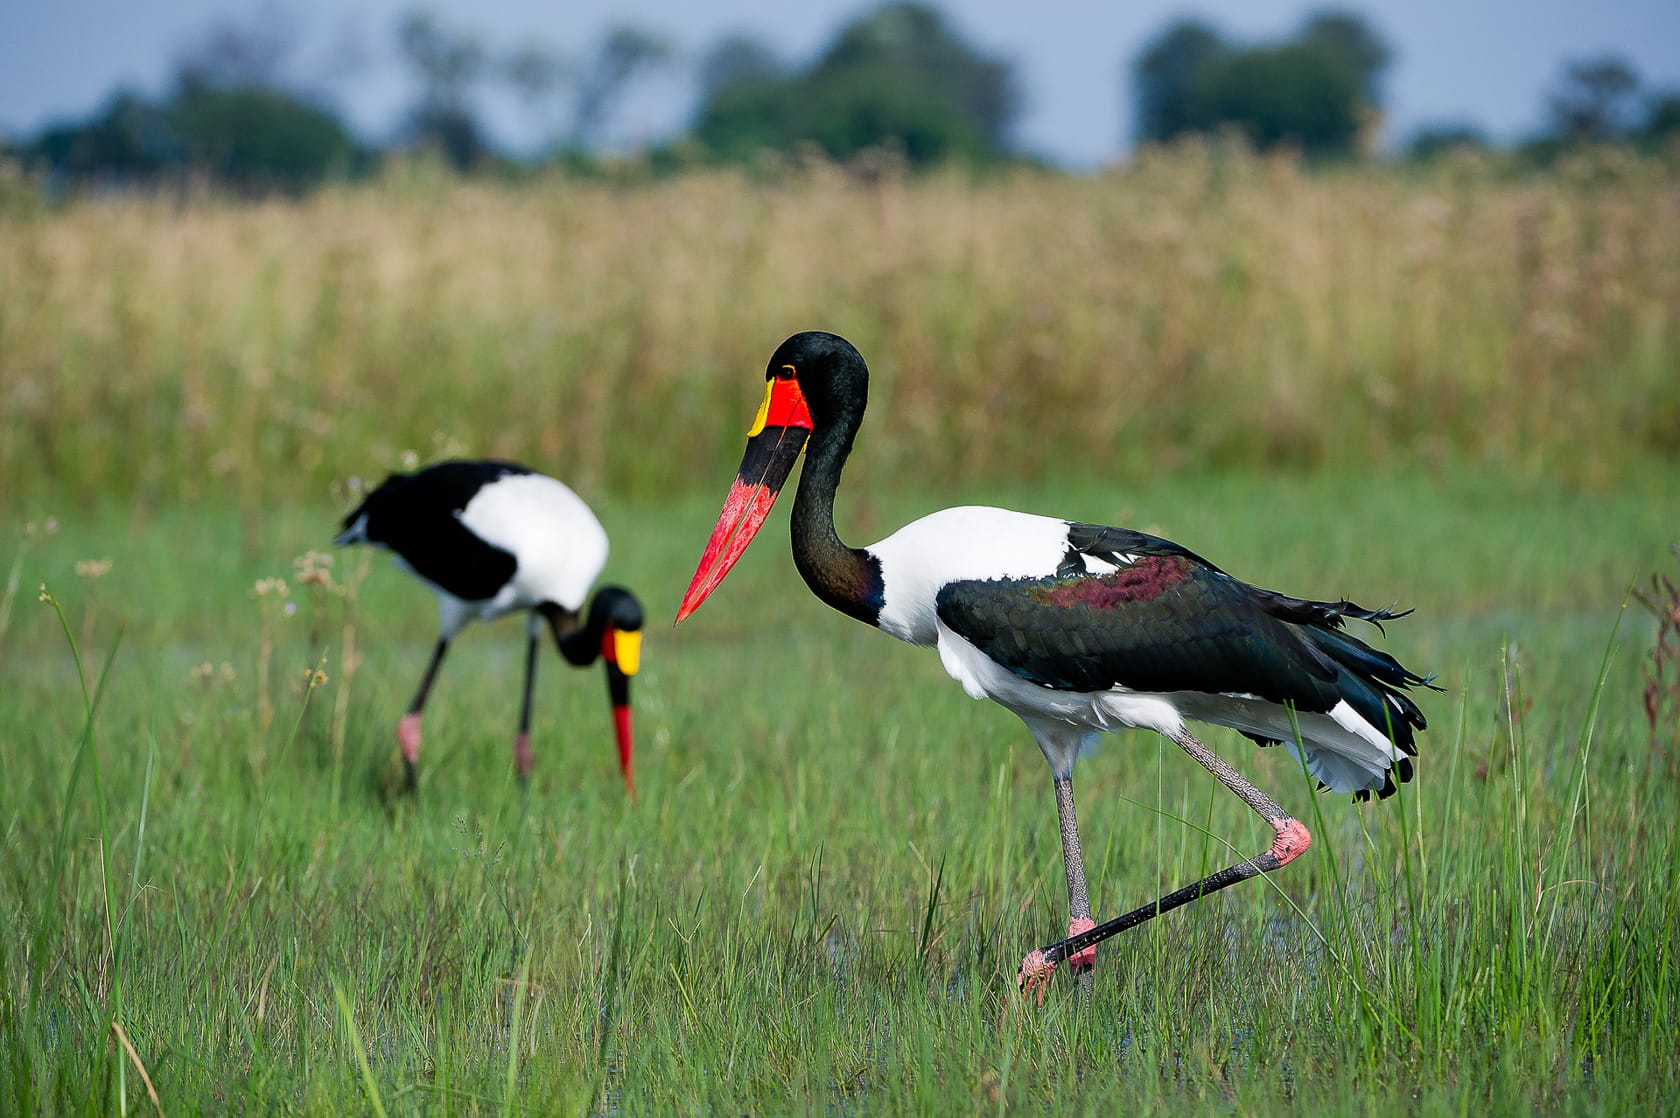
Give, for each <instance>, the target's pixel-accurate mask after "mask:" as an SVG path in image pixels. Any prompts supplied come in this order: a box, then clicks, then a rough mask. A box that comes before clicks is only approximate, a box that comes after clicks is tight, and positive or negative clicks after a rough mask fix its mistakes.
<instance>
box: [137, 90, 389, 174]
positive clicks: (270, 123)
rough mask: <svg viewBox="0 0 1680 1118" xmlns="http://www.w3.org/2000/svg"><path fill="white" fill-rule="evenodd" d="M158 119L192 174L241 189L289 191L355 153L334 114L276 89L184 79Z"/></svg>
mask: <svg viewBox="0 0 1680 1118" xmlns="http://www.w3.org/2000/svg"><path fill="white" fill-rule="evenodd" d="M164 118H165V120H166V121H167V123H168V126H169V128H170V130H171V131H172V132H173V133H174V135H175V136H176V137H178V138H179V141H180V143H181V145H182V146H183V147H184V148H185V152H186V162H187V163H188V164H189V165H190V166H191V167H192V168H193V169H194V170H196V171H201V172H207V173H209V174H210V175H211V176H212V177H214V178H215V179H217V180H219V181H221V182H222V183H225V184H227V185H230V186H234V187H237V188H240V189H244V190H256V191H261V190H267V189H274V188H278V189H281V190H287V191H293V192H296V191H299V190H302V189H305V188H306V187H310V186H313V185H315V184H316V183H318V182H320V181H321V180H322V179H324V178H326V177H327V176H328V175H329V174H331V173H333V172H334V171H335V170H337V171H345V170H348V169H349V168H350V167H351V166H352V164H353V162H354V160H355V156H356V145H355V143H354V141H353V140H352V139H351V138H350V134H349V132H348V131H346V130H345V127H344V125H343V123H342V122H340V121H339V119H338V117H336V116H334V115H333V114H332V113H330V112H328V111H327V110H326V109H323V108H320V107H318V106H316V105H312V104H309V103H308V102H306V101H304V100H302V99H300V98H298V97H295V96H293V95H291V94H289V93H286V92H284V91H282V90H278V89H266V88H263V87H261V86H256V85H243V86H230V87H226V88H224V87H219V86H215V85H211V84H210V83H208V82H205V81H203V80H200V79H198V78H196V77H194V76H192V75H187V76H183V77H182V78H181V80H180V82H179V84H178V86H177V88H176V90H175V93H174V95H173V96H172V97H171V98H170V100H169V103H168V104H167V105H166V106H165V108H164Z"/></svg>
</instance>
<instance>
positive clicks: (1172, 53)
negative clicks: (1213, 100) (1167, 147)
mask: <svg viewBox="0 0 1680 1118" xmlns="http://www.w3.org/2000/svg"><path fill="white" fill-rule="evenodd" d="M1230 49H1231V48H1230V47H1229V46H1227V45H1226V43H1225V41H1224V40H1223V39H1221V38H1220V37H1219V34H1218V33H1217V32H1215V31H1214V30H1213V28H1211V27H1210V26H1208V25H1207V24H1205V23H1203V22H1201V21H1200V20H1194V19H1182V20H1179V21H1178V22H1177V23H1174V24H1173V25H1171V26H1170V27H1168V28H1167V29H1166V30H1165V31H1163V32H1162V33H1161V34H1160V36H1158V37H1157V38H1156V39H1155V41H1154V42H1152V43H1150V44H1149V45H1148V46H1147V47H1145V48H1144V51H1143V53H1142V54H1141V55H1139V56H1138V59H1137V62H1136V63H1134V65H1133V79H1132V80H1133V84H1134V88H1135V89H1136V92H1137V134H1138V138H1139V139H1140V140H1155V141H1166V140H1170V139H1172V138H1173V137H1174V136H1178V135H1181V134H1183V133H1185V132H1193V131H1197V130H1199V129H1201V128H1204V127H1206V121H1205V120H1203V119H1201V117H1200V116H1199V115H1198V114H1197V112H1196V110H1195V108H1194V105H1193V102H1194V100H1195V98H1196V86H1197V83H1198V82H1199V81H1200V80H1201V77H1202V73H1203V72H1204V71H1205V70H1206V68H1207V66H1208V64H1209V63H1211V62H1212V61H1213V60H1214V59H1216V58H1220V57H1223V56H1224V55H1226V54H1228V53H1229V52H1230Z"/></svg>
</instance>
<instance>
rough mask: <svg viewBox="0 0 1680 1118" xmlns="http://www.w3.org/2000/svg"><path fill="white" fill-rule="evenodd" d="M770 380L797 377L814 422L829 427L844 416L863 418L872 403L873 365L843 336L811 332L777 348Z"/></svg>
mask: <svg viewBox="0 0 1680 1118" xmlns="http://www.w3.org/2000/svg"><path fill="white" fill-rule="evenodd" d="M764 375H765V377H766V379H769V380H772V381H774V380H776V379H786V378H788V377H790V376H791V377H793V378H795V379H796V380H798V382H799V387H800V389H801V390H802V391H803V393H804V396H805V403H806V404H807V405H808V406H809V408H810V409H811V419H812V420H813V421H814V422H815V423H816V425H817V426H819V427H824V428H826V427H828V426H830V425H832V424H835V423H837V422H839V421H840V420H841V417H842V416H845V415H851V416H861V415H862V413H863V409H864V406H865V405H866V404H867V403H868V402H869V366H868V365H866V364H864V360H863V354H861V353H859V352H858V351H857V347H856V346H854V345H852V343H851V342H848V341H847V340H846V339H845V338H842V337H841V336H840V335H839V334H830V333H827V332H825V331H822V330H807V331H805V332H804V333H803V334H795V335H794V336H793V337H791V338H789V339H788V340H787V341H785V342H783V343H782V344H781V345H779V346H777V347H776V352H775V353H773V354H771V355H770V361H769V363H768V364H767V365H766V366H765V369H764Z"/></svg>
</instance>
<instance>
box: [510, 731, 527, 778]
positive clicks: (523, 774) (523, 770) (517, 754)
mask: <svg viewBox="0 0 1680 1118" xmlns="http://www.w3.org/2000/svg"><path fill="white" fill-rule="evenodd" d="M513 768H514V771H515V772H517V773H518V774H519V783H521V784H527V783H529V782H530V780H531V735H530V733H529V732H528V731H525V730H521V731H519V736H518V737H516V738H514V739H513Z"/></svg>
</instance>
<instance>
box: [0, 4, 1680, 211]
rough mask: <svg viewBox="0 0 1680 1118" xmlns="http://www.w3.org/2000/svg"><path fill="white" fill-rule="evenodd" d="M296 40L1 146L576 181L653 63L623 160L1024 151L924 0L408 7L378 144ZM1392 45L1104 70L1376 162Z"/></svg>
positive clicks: (1180, 105) (1608, 113)
mask: <svg viewBox="0 0 1680 1118" xmlns="http://www.w3.org/2000/svg"><path fill="white" fill-rule="evenodd" d="M298 38H299V36H298V35H297V34H296V33H295V31H294V30H293V29H291V28H289V27H287V26H286V25H284V23H283V21H280V17H278V16H277V15H276V9H272V8H265V9H260V10H259V14H258V15H256V16H254V17H252V19H251V21H250V22H247V23H245V24H239V23H227V22H223V23H219V24H216V25H213V26H212V27H211V28H210V29H209V30H208V31H207V32H206V33H205V34H204V35H203V36H202V37H201V38H200V39H199V40H198V41H197V42H194V43H190V44H188V45H187V46H186V47H185V48H184V49H183V51H182V52H181V54H180V56H179V58H178V60H177V63H176V66H175V76H174V78H173V79H172V81H171V82H170V84H169V87H168V89H167V90H166V91H165V92H164V93H163V94H162V95H161V96H156V97H148V96H144V95H141V94H138V93H135V92H132V91H121V92H117V93H115V94H113V95H112V96H111V97H110V99H109V100H108V101H107V102H106V103H105V105H104V106H103V107H102V108H100V109H99V110H98V111H96V112H94V113H93V114H92V115H90V116H89V117H87V118H85V119H82V120H75V121H70V122H66V123H62V124H58V125H54V126H52V127H48V128H46V129H44V130H42V131H41V132H40V133H38V134H36V135H34V136H29V137H24V138H21V139H19V140H17V141H16V142H15V143H14V144H13V145H12V146H11V148H10V154H11V156H12V157H13V158H15V159H16V160H18V161H19V162H21V163H22V164H23V165H24V166H25V168H26V169H29V170H31V171H33V172H36V173H38V174H41V175H44V176H46V177H47V178H48V180H49V181H50V182H53V183H55V184H62V185H66V186H72V187H73V186H79V185H89V184H92V185H115V186H126V185H131V184H145V183H151V182H157V181H160V180H164V179H169V178H186V177H198V178H205V179H208V180H210V181H213V182H215V183H218V184H220V185H222V186H224V187H227V188H232V189H235V190H243V191H252V192H264V191H269V190H283V191H292V192H297V191H302V190H305V189H307V188H309V187H311V186H313V185H315V184H318V183H320V182H322V181H324V180H326V179H329V178H349V177H355V176H359V175H363V174H367V173H370V172H371V171H373V170H375V169H376V168H377V167H378V166H379V164H380V163H381V161H382V160H384V159H385V158H387V157H388V156H390V155H392V154H395V153H407V152H413V151H431V152H435V153H436V155H437V156H438V157H440V158H442V159H444V160H446V161H447V162H448V163H449V164H451V165H453V166H454V167H455V168H457V169H459V170H461V171H463V172H495V171H504V172H517V171H518V170H520V169H521V168H525V167H530V166H533V165H535V166H541V165H547V164H552V163H556V162H559V163H565V164H567V165H570V166H571V167H573V168H574V169H576V170H579V171H584V172H588V171H593V170H599V169H602V168H603V167H606V166H613V167H622V166H624V165H625V161H624V160H623V158H622V153H618V154H609V153H611V152H612V149H613V145H612V144H611V143H610V142H609V138H610V129H611V125H612V122H613V120H614V118H615V116H616V115H617V114H618V112H619V111H620V109H621V107H622V106H623V104H624V102H625V100H626V98H627V96H628V95H630V94H631V93H632V92H633V91H634V90H635V89H636V88H637V86H638V85H639V84H641V83H645V82H647V81H649V80H650V79H652V78H654V77H655V76H659V75H661V74H663V75H665V76H667V77H669V76H672V75H673V74H676V73H678V72H682V73H683V74H685V75H686V76H687V77H689V78H691V79H692V81H693V83H694V85H695V87H696V89H697V98H696V105H695V109H694V111H693V114H692V116H691V118H690V120H689V123H688V128H687V130H686V133H685V134H684V135H682V136H680V137H678V138H676V139H668V140H664V141H661V142H659V143H656V144H645V145H639V146H638V149H637V150H636V151H635V152H634V154H635V156H636V158H635V160H634V161H633V166H634V167H636V168H639V169H644V170H648V171H652V172H655V173H657V172H659V171H662V170H669V169H673V168H677V167H681V166H689V165H695V164H717V163H740V162H755V161H762V160H764V159H765V158H766V156H767V155H768V156H770V157H774V156H776V155H778V154H787V153H797V152H803V151H814V152H817V153H820V154H822V155H824V156H826V157H828V158H831V159H834V160H839V161H845V160H850V159H852V158H853V157H855V156H857V155H858V154H860V153H862V152H865V151H869V150H872V149H887V150H890V151H894V152H896V153H897V154H898V156H899V157H901V158H902V159H903V160H905V161H906V162H907V163H908V164H909V165H911V166H913V167H928V166H932V165H938V164H946V163H951V162H960V163H965V164H969V165H973V166H988V165H997V164H1006V163H1012V162H1017V161H1021V160H1028V159H1031V158H1032V155H1031V153H1030V152H1027V151H1025V150H1024V149H1023V148H1022V146H1021V144H1020V143H1019V140H1018V138H1017V137H1016V136H1015V133H1014V127H1015V124H1016V120H1017V117H1018V114H1019V109H1020V105H1021V96H1020V85H1019V80H1018V78H1017V76H1016V73H1015V67H1014V65H1013V63H1011V62H1010V61H1009V60H1008V59H1006V58H1001V57H997V56H993V55H990V54H987V53H986V52H984V51H982V50H980V49H978V48H976V47H975V46H974V45H973V44H972V43H970V42H969V41H968V39H967V38H966V37H965V36H964V35H963V34H962V32H961V30H960V29H959V28H957V27H956V26H955V25H954V24H953V23H952V22H951V21H950V20H949V19H948V18H947V17H946V16H945V15H944V14H943V13H941V12H940V11H939V10H938V9H937V8H936V7H933V6H931V5H929V4H925V3H920V2H917V0H894V2H890V3H887V4H885V5H883V6H881V7H878V8H875V9H873V10H870V11H868V12H866V13H864V14H863V15H861V16H859V17H858V18H856V19H854V20H852V21H851V22H849V23H847V24H845V25H844V26H842V27H841V28H839V30H838V31H837V32H836V33H835V35H834V37H833V38H832V39H831V40H830V42H829V43H828V45H827V46H826V47H825V48H824V49H823V50H821V51H820V52H818V54H817V55H816V56H815V57H814V58H811V59H809V60H807V61H805V62H803V63H795V62H791V61H789V60H786V59H784V58H782V57H780V56H779V55H778V54H777V53H776V52H775V51H774V50H773V49H771V48H770V47H769V46H767V45H766V44H765V43H764V42H762V41H761V40H759V39H757V38H755V37H752V36H750V35H734V36H730V37H727V38H725V39H724V40H722V41H720V42H718V43H715V44H713V45H712V46H711V47H710V48H709V49H707V50H705V51H703V52H700V53H698V54H694V55H690V54H688V53H685V52H684V51H682V50H679V49H678V47H677V46H676V45H675V44H674V43H673V42H672V41H671V40H670V39H669V38H668V37H666V36H664V35H662V34H660V33H658V32H657V31H655V30H652V29H648V28H645V27H639V26H635V25H628V24H625V25H620V26H617V27H614V28H612V29H611V30H609V31H608V32H607V33H606V34H605V35H603V36H602V38H601V39H600V40H599V41H598V42H596V43H594V44H593V45H591V46H590V47H589V48H588V49H587V50H585V51H583V52H582V53H580V54H576V55H571V54H567V53H566V52H563V51H561V50H559V49H557V48H555V47H553V46H552V45H550V44H546V43H542V42H535V41H527V42H524V43H520V44H517V45H515V46H513V47H511V48H507V49H492V48H491V47H490V46H488V45H487V44H486V42H485V40H484V39H483V37H482V36H481V35H480V34H478V33H477V32H476V31H474V30H472V29H470V28H463V27H454V26H450V25H448V24H446V23H444V22H443V21H442V20H440V19H439V18H438V17H437V16H436V15H434V14H431V13H429V12H425V11H414V12H411V13H409V14H408V15H406V16H404V17H403V18H402V19H400V20H399V21H398V24H397V26H396V27H395V28H394V30H393V45H394V46H395V48H396V50H397V54H398V56H399V57H400V58H401V59H402V61H403V64H404V66H405V68H406V70H407V72H408V74H409V76H410V81H411V84H412V87H413V90H414V94H413V98H412V101H411V104H410V106H409V108H408V109H407V110H406V111H405V113H404V115H403V118H402V121H401V123H400V124H399V125H398V126H397V127H396V128H395V129H394V130H393V131H392V132H391V133H390V134H389V135H388V137H387V138H386V139H385V140H384V141H383V142H379V143H372V142H369V141H367V140H365V139H361V138H358V137H357V136H356V135H355V134H354V133H353V131H352V129H351V128H350V127H349V126H348V125H347V124H346V123H345V121H344V119H343V117H342V116H341V115H340V114H339V113H338V111H336V109H335V108H334V106H333V98H332V97H331V96H330V93H329V92H327V91H326V90H324V89H322V88H320V86H321V84H322V83H321V82H320V81H319V80H317V81H316V82H314V83H309V82H304V81H300V80H297V79H295V78H293V77H290V76H289V74H288V62H289V60H290V58H291V57H292V56H293V55H294V54H295V53H296V48H297V43H298ZM1392 57H1393V52H1392V50H1391V49H1390V47H1389V46H1388V44H1387V43H1385V42H1384V41H1383V39H1382V37H1381V36H1380V35H1379V34H1378V33H1377V32H1376V30H1375V29H1374V28H1373V27H1372V26H1371V25H1370V24H1369V23H1367V22H1366V21H1365V20H1364V19H1363V18H1362V17H1361V16H1359V15H1357V14H1355V13H1352V12H1349V11H1339V10H1337V11H1323V12H1319V13H1317V14H1314V15H1312V16H1310V17H1308V18H1307V20H1306V21H1305V22H1304V23H1303V24H1302V26H1301V27H1300V28H1299V29H1298V30H1297V31H1296V32H1295V33H1294V34H1293V35H1292V36H1289V37H1287V38H1284V39H1280V40H1277V41H1271V42H1240V41H1236V40H1232V39H1230V38H1228V37H1226V36H1225V35H1223V34H1222V33H1221V32H1220V31H1219V30H1218V29H1217V28H1215V27H1213V26H1211V25H1209V24H1207V23H1205V22H1203V21H1200V20H1194V19H1186V20H1180V21H1177V22H1175V23H1173V24H1171V25H1170V26H1168V27H1167V28H1165V29H1164V30H1163V31H1162V33H1161V34H1160V35H1158V36H1157V37H1156V38H1155V39H1154V40H1152V41H1151V42H1149V43H1148V44H1146V46H1145V47H1144V48H1143V50H1142V51H1140V52H1139V54H1138V56H1137V57H1136V58H1135V59H1133V60H1131V61H1130V62H1128V63H1126V64H1125V65H1123V66H1122V67H1121V70H1122V75H1123V80H1126V81H1129V82H1130V83H1131V84H1132V87H1133V90H1134V93H1135V98H1134V102H1135V120H1134V122H1133V132H1132V137H1133V138H1134V139H1136V140H1137V141H1139V142H1141V143H1146V144H1147V143H1156V142H1171V141H1174V140H1176V139H1178V138H1180V137H1183V136H1186V135H1196V134H1235V135H1237V136H1240V137H1241V138H1242V139H1243V140H1245V141H1246V142H1247V143H1248V144H1249V145H1251V146H1252V147H1254V148H1256V149H1260V150H1267V149H1273V148H1278V147H1287V148H1291V149H1294V150H1298V151H1300V152H1301V153H1303V155H1305V156H1306V157H1308V158H1309V159H1315V160H1326V159H1329V160H1334V159H1349V158H1359V157H1363V156H1369V155H1371V154H1374V152H1375V149H1376V140H1377V137H1378V136H1379V134H1380V132H1381V129H1382V122H1383V85H1382V79H1383V75H1384V73H1385V72H1386V70H1387V68H1388V66H1389V64H1390V63H1391V61H1392ZM328 84H329V85H330V83H328ZM489 89H495V90H497V91H499V92H500V93H501V94H503V95H504V96H510V97H512V98H513V99H515V100H516V101H517V102H518V103H519V104H520V105H521V106H522V107H523V109H524V110H525V112H526V113H527V114H528V116H529V118H530V119H531V120H532V121H535V122H539V123H538V130H539V131H541V132H542V133H543V134H544V136H545V139H544V141H543V142H542V143H541V144H540V145H538V147H537V149H536V150H535V151H532V152H527V153H525V154H524V155H523V156H520V157H515V156H513V155H510V154H509V153H507V152H505V151H502V150H499V149H498V146H497V145H496V144H494V143H493V142H492V141H491V140H490V139H489V138H488V136H487V133H486V129H485V127H484V125H483V121H482V110H481V108H480V101H481V98H482V95H483V94H484V92H485V91H486V90H489ZM1547 120H1548V124H1547V126H1546V127H1545V129H1544V130H1543V131H1542V133H1541V134H1539V135H1537V136H1534V137H1531V138H1529V139H1528V140H1525V141H1523V142H1522V143H1521V144H1519V145H1517V146H1516V148H1515V149H1514V150H1515V154H1516V156H1517V157H1518V158H1519V159H1524V160H1530V161H1535V162H1543V161H1546V160H1549V159H1551V158H1554V157H1555V156H1556V155H1558V154H1559V153H1561V152H1563V151H1565V150H1567V149H1569V148H1571V147H1575V146H1578V145H1581V144H1585V143H1594V144H1603V143H1626V144H1635V145H1644V146H1651V147H1654V146H1657V145H1659V144H1661V143H1663V142H1665V140H1666V138H1667V137H1669V136H1671V135H1673V134H1674V133H1675V132H1676V130H1677V129H1680V93H1675V92H1661V91H1658V92H1653V91H1649V90H1647V89H1645V88H1644V86H1643V83H1642V82H1641V79H1640V77H1639V75H1638V74H1637V73H1636V72H1635V71H1634V70H1633V69H1632V68H1631V67H1630V66H1629V65H1628V64H1627V63H1625V62H1623V61H1621V60H1619V59H1617V58H1614V57H1599V58H1591V59H1581V60H1575V61H1571V62H1568V63H1566V64H1565V66H1564V68H1563V71H1562V73H1561V74H1560V76H1559V78H1558V80H1557V82H1556V84H1555V86H1554V88H1553V89H1552V90H1551V91H1550V92H1549V93H1548V95H1547ZM1490 146H1492V145H1491V143H1490V141H1489V139H1488V138H1487V136H1486V135H1485V134H1484V133H1482V132H1481V131H1480V130H1478V129H1477V128H1476V127H1475V126H1474V125H1473V124H1469V123H1462V122H1448V123H1442V124H1438V125H1432V126H1430V127H1427V128H1425V129H1422V130H1420V131H1419V132H1418V133H1417V134H1416V135H1414V136H1412V137H1411V138H1410V139H1409V142H1408V144H1407V145H1406V146H1405V149H1404V152H1405V154H1406V155H1407V156H1409V157H1411V158H1416V159H1428V158H1432V157H1434V156H1436V155H1438V154H1440V153H1441V152H1443V151H1446V150H1450V149H1456V148H1463V147H1480V148H1486V147H1490Z"/></svg>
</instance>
